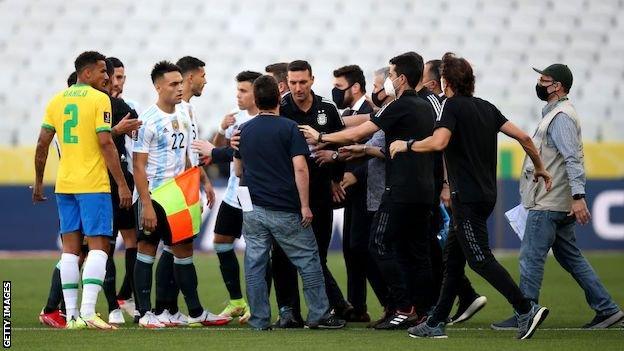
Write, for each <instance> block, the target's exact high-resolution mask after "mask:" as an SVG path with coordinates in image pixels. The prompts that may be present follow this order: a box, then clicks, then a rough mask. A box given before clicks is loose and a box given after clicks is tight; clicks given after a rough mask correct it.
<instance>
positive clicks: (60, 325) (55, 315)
mask: <svg viewBox="0 0 624 351" xmlns="http://www.w3.org/2000/svg"><path fill="white" fill-rule="evenodd" d="M43 311H44V310H41V313H39V322H41V324H45V325H49V326H51V327H52V328H57V329H65V324H66V322H65V318H64V317H63V316H62V315H61V311H60V310H55V311H52V312H50V313H44V312H43Z"/></svg>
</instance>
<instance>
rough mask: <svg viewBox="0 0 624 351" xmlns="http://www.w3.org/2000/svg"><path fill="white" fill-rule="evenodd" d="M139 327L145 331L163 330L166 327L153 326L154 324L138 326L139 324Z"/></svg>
mask: <svg viewBox="0 0 624 351" xmlns="http://www.w3.org/2000/svg"><path fill="white" fill-rule="evenodd" d="M139 327H141V328H145V329H165V328H166V326H162V327H161V326H159V325H155V324H145V325H144V324H140V323H139Z"/></svg>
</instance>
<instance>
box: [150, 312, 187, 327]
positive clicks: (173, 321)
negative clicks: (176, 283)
mask: <svg viewBox="0 0 624 351" xmlns="http://www.w3.org/2000/svg"><path fill="white" fill-rule="evenodd" d="M156 318H157V319H158V321H159V322H160V323H162V324H164V325H166V326H167V327H177V326H181V325H186V324H187V323H188V321H187V317H186V316H185V315H183V314H182V313H180V311H178V312H176V313H175V314H171V312H169V310H167V309H165V310H163V312H162V313H161V314H157V315H156Z"/></svg>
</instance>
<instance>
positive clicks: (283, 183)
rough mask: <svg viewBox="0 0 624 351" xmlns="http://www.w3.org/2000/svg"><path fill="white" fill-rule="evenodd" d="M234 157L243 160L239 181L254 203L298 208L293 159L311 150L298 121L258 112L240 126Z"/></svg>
mask: <svg viewBox="0 0 624 351" xmlns="http://www.w3.org/2000/svg"><path fill="white" fill-rule="evenodd" d="M240 130H241V141H240V147H239V152H237V153H236V155H235V157H237V158H240V159H241V160H242V162H243V177H242V180H241V184H244V185H246V186H247V187H249V192H250V195H251V200H252V202H253V204H254V205H258V206H261V207H265V208H269V209H272V210H276V211H285V212H299V211H300V210H301V203H300V201H299V192H298V190H297V184H296V183H295V173H294V167H293V163H292V159H293V158H294V157H295V156H299V155H303V156H307V155H308V154H309V153H310V151H309V149H308V145H307V144H306V141H305V138H304V137H303V135H302V134H301V132H300V131H299V129H298V127H297V123H295V122H293V121H291V120H288V119H286V118H283V117H276V116H270V115H258V116H256V117H254V118H253V119H252V120H250V121H249V122H247V123H245V124H243V125H242V126H241V127H240Z"/></svg>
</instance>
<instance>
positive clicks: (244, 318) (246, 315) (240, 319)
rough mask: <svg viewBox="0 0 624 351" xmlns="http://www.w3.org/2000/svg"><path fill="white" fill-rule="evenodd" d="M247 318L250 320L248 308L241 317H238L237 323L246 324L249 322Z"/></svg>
mask: <svg viewBox="0 0 624 351" xmlns="http://www.w3.org/2000/svg"><path fill="white" fill-rule="evenodd" d="M249 318H251V311H250V310H249V308H246V309H245V313H244V314H243V315H242V316H240V317H238V323H239V324H247V322H249ZM269 328H270V327H269Z"/></svg>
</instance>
